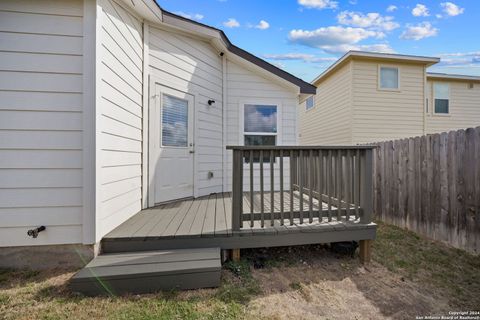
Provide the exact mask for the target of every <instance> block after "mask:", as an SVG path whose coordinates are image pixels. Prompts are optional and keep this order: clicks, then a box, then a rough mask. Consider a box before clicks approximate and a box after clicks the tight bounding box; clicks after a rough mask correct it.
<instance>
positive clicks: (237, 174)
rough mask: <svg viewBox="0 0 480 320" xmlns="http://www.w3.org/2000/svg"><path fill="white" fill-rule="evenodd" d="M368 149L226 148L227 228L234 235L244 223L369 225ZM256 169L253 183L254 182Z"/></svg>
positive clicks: (359, 147)
mask: <svg viewBox="0 0 480 320" xmlns="http://www.w3.org/2000/svg"><path fill="white" fill-rule="evenodd" d="M373 148H374V147H372V146H355V147H313V146H312V147H302V146H293V147H283V146H278V147H277V146H275V147H268V146H265V147H260V146H252V147H248V146H228V147H227V149H230V150H233V181H232V229H233V230H234V231H236V230H237V231H238V230H240V228H242V227H243V223H244V222H247V223H249V224H250V226H252V227H253V226H254V225H255V224H256V223H258V224H259V227H261V228H264V227H265V225H268V226H274V225H280V226H282V225H284V224H285V225H287V224H290V225H293V224H303V223H310V224H311V223H324V222H330V221H341V222H345V221H357V222H359V223H362V224H363V223H364V224H369V223H370V222H371V212H372V206H373V182H372V177H373V175H372V172H373V171H372V170H373V153H372V149H373ZM256 170H257V171H258V177H257V178H256V179H258V180H259V181H254V180H256V179H255V176H256V175H255V174H254V172H255V171H256ZM244 172H245V174H244ZM266 174H268V179H266V178H265V176H266ZM244 176H245V177H244ZM244 178H246V179H247V181H248V183H244ZM274 179H279V180H280V181H279V183H278V184H276V182H275V181H274ZM256 184H258V185H259V190H256V189H255V185H256ZM244 185H246V186H247V187H246V189H247V190H244ZM266 190H267V191H266ZM244 191H246V192H244ZM357 219H359V220H357Z"/></svg>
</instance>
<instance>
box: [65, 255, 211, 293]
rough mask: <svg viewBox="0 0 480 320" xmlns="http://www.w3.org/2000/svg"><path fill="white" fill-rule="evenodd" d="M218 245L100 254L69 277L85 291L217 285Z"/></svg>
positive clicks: (75, 286) (77, 289)
mask: <svg viewBox="0 0 480 320" xmlns="http://www.w3.org/2000/svg"><path fill="white" fill-rule="evenodd" d="M220 271H221V259H220V248H200V249H178V250H162V251H148V252H125V253H111V254H102V255H99V256H98V257H96V258H95V259H93V260H92V261H91V262H90V263H89V264H87V265H86V266H85V267H84V268H83V269H82V270H80V271H79V272H78V273H77V274H75V275H74V276H73V277H72V279H71V281H70V288H71V289H72V290H73V291H75V292H80V293H83V294H85V295H100V294H109V295H117V294H125V293H132V294H139V293H148V292H155V291H159V290H173V289H179V290H184V289H198V288H209V287H217V286H219V285H220Z"/></svg>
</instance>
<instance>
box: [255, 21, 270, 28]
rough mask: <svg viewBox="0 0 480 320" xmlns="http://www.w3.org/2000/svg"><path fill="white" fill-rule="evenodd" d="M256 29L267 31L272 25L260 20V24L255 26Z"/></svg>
mask: <svg viewBox="0 0 480 320" xmlns="http://www.w3.org/2000/svg"><path fill="white" fill-rule="evenodd" d="M255 28H257V29H260V30H265V29H268V28H270V23H268V22H267V21H265V20H260V22H259V23H258V24H257V25H256V26H255Z"/></svg>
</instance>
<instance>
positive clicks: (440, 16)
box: [435, 13, 443, 19]
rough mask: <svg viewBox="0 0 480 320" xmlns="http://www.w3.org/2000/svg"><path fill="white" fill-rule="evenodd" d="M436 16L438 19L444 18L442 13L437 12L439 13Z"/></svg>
mask: <svg viewBox="0 0 480 320" xmlns="http://www.w3.org/2000/svg"><path fill="white" fill-rule="evenodd" d="M435 17H436V18H437V19H442V18H443V16H442V15H441V14H440V13H437V14H436V15H435Z"/></svg>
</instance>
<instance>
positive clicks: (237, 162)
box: [232, 149, 243, 231]
mask: <svg viewBox="0 0 480 320" xmlns="http://www.w3.org/2000/svg"><path fill="white" fill-rule="evenodd" d="M242 214H243V150H238V149H233V179H232V230H233V231H239V230H240V228H241V226H242V222H243V221H242Z"/></svg>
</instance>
